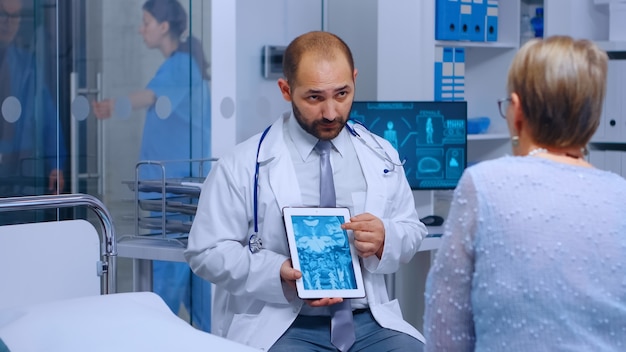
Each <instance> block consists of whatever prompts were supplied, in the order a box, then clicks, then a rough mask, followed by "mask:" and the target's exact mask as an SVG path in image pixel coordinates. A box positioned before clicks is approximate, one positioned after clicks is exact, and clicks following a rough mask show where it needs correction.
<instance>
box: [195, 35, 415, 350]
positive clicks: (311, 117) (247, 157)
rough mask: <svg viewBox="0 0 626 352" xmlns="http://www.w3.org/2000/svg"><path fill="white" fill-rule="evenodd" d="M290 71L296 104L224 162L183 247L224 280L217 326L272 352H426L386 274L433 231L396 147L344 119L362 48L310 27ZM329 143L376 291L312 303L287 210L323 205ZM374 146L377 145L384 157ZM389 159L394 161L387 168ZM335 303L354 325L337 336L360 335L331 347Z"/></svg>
mask: <svg viewBox="0 0 626 352" xmlns="http://www.w3.org/2000/svg"><path fill="white" fill-rule="evenodd" d="M283 74H284V78H281V79H279V80H278V86H279V88H280V92H281V94H282V96H283V98H284V99H285V100H286V101H288V102H290V103H291V106H292V109H291V111H288V112H285V113H284V114H282V115H281V116H280V117H279V118H278V120H277V121H276V122H274V124H272V125H271V126H270V128H268V129H267V130H266V134H265V133H259V134H258V135H256V136H253V137H251V138H250V139H248V140H246V141H244V142H243V143H241V144H239V145H238V146H236V147H235V149H234V150H233V151H232V152H231V153H229V154H227V155H224V156H223V157H221V158H220V160H218V161H217V163H216V164H215V165H214V166H213V168H212V169H211V172H210V173H209V176H208V177H207V179H206V180H205V182H204V184H203V186H202V192H201V195H200V201H199V203H198V212H197V214H196V218H195V219H194V222H193V225H192V228H191V232H190V234H189V243H188V245H187V250H186V251H185V253H184V254H185V257H186V258H187V260H188V261H189V263H190V266H191V268H192V269H193V270H194V272H195V273H196V274H198V275H200V276H201V277H203V278H205V279H207V280H209V281H211V282H213V283H214V284H215V285H216V286H215V296H214V297H215V303H214V305H213V307H214V310H213V321H212V322H213V325H212V332H213V333H214V334H217V335H219V336H223V337H226V338H228V339H231V340H234V341H237V342H240V343H243V344H246V345H250V346H253V347H256V348H261V349H264V350H269V351H274V352H278V351H322V350H324V351H336V350H338V349H340V350H341V351H346V350H350V351H391V350H393V351H420V350H421V349H422V347H423V338H422V336H421V334H420V333H419V332H418V331H417V330H416V329H415V328H414V327H412V326H411V325H410V324H409V323H407V322H406V321H404V320H403V319H402V314H401V311H400V307H399V304H398V302H397V301H395V300H394V301H390V299H389V297H388V294H387V288H386V285H385V275H386V274H392V273H394V272H395V271H397V270H398V268H399V267H400V265H401V264H403V263H407V262H408V261H409V260H411V258H413V256H414V254H415V253H416V252H417V250H418V249H419V246H420V243H421V240H422V238H423V236H424V235H425V234H426V227H425V226H424V224H422V223H421V222H420V221H419V217H418V215H417V212H416V210H415V203H414V199H413V194H412V192H411V190H410V188H409V184H408V181H407V179H406V176H405V173H404V169H403V167H402V166H401V165H402V164H401V163H400V161H399V159H398V153H397V152H396V150H395V149H394V148H393V147H392V146H391V144H389V142H387V141H386V140H384V139H383V138H380V137H378V136H375V135H373V134H371V133H368V132H367V131H366V130H364V129H363V130H359V133H360V136H361V137H362V138H363V140H364V141H365V143H367V145H366V144H364V143H362V141H361V140H359V139H357V137H355V135H353V134H351V133H350V132H349V130H348V128H349V127H347V126H346V123H347V122H348V116H349V115H350V109H351V107H352V102H353V100H354V94H355V79H356V75H357V70H356V69H355V68H354V61H353V58H352V53H351V51H350V49H349V47H348V46H347V45H346V44H345V42H344V41H343V40H341V39H340V38H339V37H337V36H335V35H333V34H331V33H328V32H309V33H306V34H303V35H301V36H299V37H297V38H295V39H294V40H293V41H292V42H291V43H290V44H289V45H288V46H287V48H286V51H285V53H284V58H283ZM329 143H330V144H331V145H332V146H331V149H330V163H331V164H332V171H333V182H334V189H333V190H334V193H335V197H333V198H334V200H333V203H336V206H338V207H346V208H348V209H349V210H350V214H352V217H351V219H350V222H348V223H345V224H342V227H343V229H344V230H352V231H353V233H354V246H355V248H356V250H357V252H358V255H359V257H360V262H361V266H362V271H363V280H364V283H365V292H366V297H364V298H362V299H352V300H347V301H345V302H344V301H343V300H342V299H341V298H336V297H327V298H321V299H318V300H306V301H304V300H302V299H300V298H298V296H297V292H296V289H295V280H298V279H301V278H302V273H301V272H300V271H298V270H295V269H294V268H293V267H292V265H291V260H290V257H289V249H288V244H287V237H286V234H285V226H284V223H283V218H282V214H281V209H282V208H284V207H287V206H295V207H301V206H309V207H310V206H319V205H321V203H322V202H321V198H322V189H321V188H323V187H322V183H321V181H320V179H321V176H322V170H321V168H322V167H321V165H320V160H321V157H320V156H321V153H319V152H318V151H317V147H316V145H318V144H326V145H329ZM368 145H370V146H371V145H378V146H379V147H380V151H379V153H380V154H378V153H375V152H373V151H372V150H371V149H370V148H368ZM383 153H384V154H383ZM322 160H323V159H322ZM388 161H395V167H394V168H393V171H390V172H383V170H384V169H386V168H388V167H389V164H388ZM255 170H257V171H258V173H256V172H255ZM325 174H327V173H325ZM255 180H256V181H255ZM257 181H258V187H257ZM255 191H256V192H255ZM324 191H325V189H324ZM255 193H256V194H255ZM257 196H258V197H257ZM256 225H258V230H259V231H258V233H256V232H255V228H256V227H257V226H256ZM251 234H254V236H251ZM258 239H260V240H261V241H260V242H259V241H257V240H258ZM336 305H337V306H338V305H341V306H342V307H345V308H346V310H343V312H346V313H347V317H348V318H349V319H348V320H349V321H350V322H352V323H353V325H354V328H350V329H346V330H345V331H344V332H345V333H344V334H338V335H337V336H338V337H348V336H349V335H352V337H353V338H354V340H353V341H350V342H348V343H340V342H331V314H333V313H332V312H333V311H335V310H336V307H335V306H336ZM350 340H352V339H350ZM352 342H353V344H352Z"/></svg>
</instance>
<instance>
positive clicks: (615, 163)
mask: <svg viewBox="0 0 626 352" xmlns="http://www.w3.org/2000/svg"><path fill="white" fill-rule="evenodd" d="M610 2H611V1H610V0H545V3H546V5H545V7H546V13H545V16H546V34H547V35H558V34H565V35H570V36H572V37H574V38H584V39H589V40H593V41H594V42H596V44H598V45H599V46H600V47H601V48H602V49H604V50H605V51H606V52H607V53H608V54H609V68H608V69H609V72H608V78H607V90H606V97H605V100H604V106H603V109H602V117H601V119H600V126H599V127H598V130H597V131H596V133H595V135H594V136H593V138H592V139H591V143H590V145H589V150H590V152H589V161H590V162H591V163H592V164H593V165H594V166H596V167H597V168H600V169H604V170H609V171H613V172H615V173H617V174H621V175H622V176H625V177H626V104H625V103H624V102H623V97H624V94H625V93H626V83H625V82H626V42H624V41H615V40H614V41H610V40H609V39H610V37H611V34H610V28H611V20H613V21H616V20H618V21H620V22H623V19H622V18H619V19H617V18H615V17H616V16H614V18H611V12H610V11H609V10H610ZM613 15H615V14H613Z"/></svg>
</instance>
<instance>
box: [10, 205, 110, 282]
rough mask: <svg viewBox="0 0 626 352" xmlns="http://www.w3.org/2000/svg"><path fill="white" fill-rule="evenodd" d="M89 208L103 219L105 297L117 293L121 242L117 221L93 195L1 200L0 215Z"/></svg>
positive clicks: (102, 266)
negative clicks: (117, 230) (9, 212)
mask: <svg viewBox="0 0 626 352" xmlns="http://www.w3.org/2000/svg"><path fill="white" fill-rule="evenodd" d="M78 206H86V207H88V208H90V209H92V210H93V211H94V212H95V213H96V215H97V216H98V219H99V220H100V225H101V230H102V233H103V235H102V246H101V256H102V257H103V258H102V259H104V260H103V261H102V262H101V264H102V265H101V266H100V267H99V270H98V271H99V273H100V275H101V277H102V292H103V293H104V294H109V293H115V292H117V277H116V274H117V243H116V240H115V229H114V227H113V220H112V219H113V218H112V217H111V214H110V213H109V211H108V209H107V208H106V207H105V206H104V203H102V201H100V200H99V199H98V198H96V197H94V196H91V195H89V194H81V193H76V194H60V195H41V196H25V197H10V198H0V212H4V211H18V210H39V209H51V208H70V207H78Z"/></svg>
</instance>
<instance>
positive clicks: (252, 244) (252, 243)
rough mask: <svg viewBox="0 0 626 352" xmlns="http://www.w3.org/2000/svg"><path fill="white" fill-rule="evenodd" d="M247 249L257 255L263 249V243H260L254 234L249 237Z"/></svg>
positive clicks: (259, 238) (259, 239)
mask: <svg viewBox="0 0 626 352" xmlns="http://www.w3.org/2000/svg"><path fill="white" fill-rule="evenodd" d="M248 248H250V252H252V253H258V252H259V251H260V250H261V249H263V241H261V237H259V235H257V234H256V233H253V234H252V235H250V239H249V240H248Z"/></svg>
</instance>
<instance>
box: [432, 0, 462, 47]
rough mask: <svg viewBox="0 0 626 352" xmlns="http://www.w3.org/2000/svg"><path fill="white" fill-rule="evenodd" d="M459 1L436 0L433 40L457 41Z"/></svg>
mask: <svg viewBox="0 0 626 352" xmlns="http://www.w3.org/2000/svg"><path fill="white" fill-rule="evenodd" d="M459 8H460V0H436V2H435V39H437V40H459V16H460V12H459Z"/></svg>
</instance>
